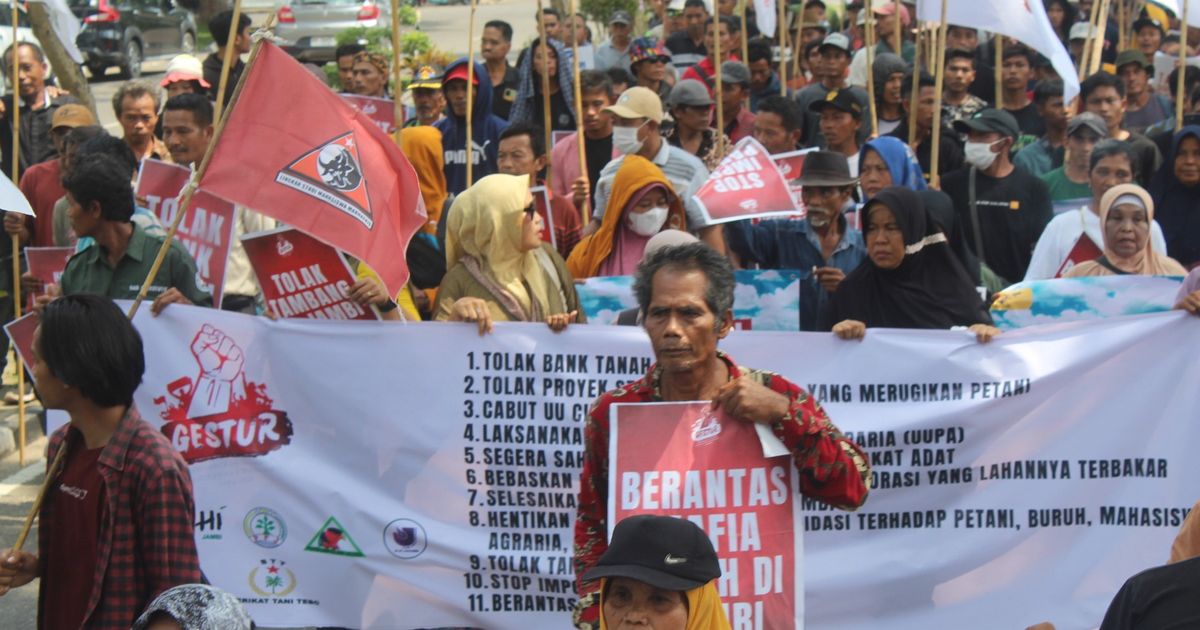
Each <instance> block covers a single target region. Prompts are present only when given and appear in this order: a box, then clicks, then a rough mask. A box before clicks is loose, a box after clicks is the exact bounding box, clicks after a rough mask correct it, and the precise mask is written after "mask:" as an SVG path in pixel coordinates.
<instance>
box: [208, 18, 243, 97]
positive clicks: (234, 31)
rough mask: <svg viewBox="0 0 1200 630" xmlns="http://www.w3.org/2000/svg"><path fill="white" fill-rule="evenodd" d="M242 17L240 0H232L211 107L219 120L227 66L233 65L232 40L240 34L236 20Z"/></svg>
mask: <svg viewBox="0 0 1200 630" xmlns="http://www.w3.org/2000/svg"><path fill="white" fill-rule="evenodd" d="M241 18H242V0H233V20H232V21H231V22H230V23H229V37H227V38H226V39H225V59H223V60H222V61H221V80H220V81H218V82H217V104H216V105H215V106H214V108H213V116H215V117H216V119H217V120H221V113H222V112H224V111H225V87H226V84H228V83H229V68H230V66H232V65H233V42H234V40H236V39H237V38H238V35H240V34H241V31H240V30H239V29H238V21H240V20H241Z"/></svg>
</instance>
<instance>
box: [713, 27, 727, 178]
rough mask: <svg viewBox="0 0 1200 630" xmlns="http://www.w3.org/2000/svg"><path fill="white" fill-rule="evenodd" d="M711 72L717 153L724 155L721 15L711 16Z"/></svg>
mask: <svg viewBox="0 0 1200 630" xmlns="http://www.w3.org/2000/svg"><path fill="white" fill-rule="evenodd" d="M712 28H713V72H714V76H715V77H716V86H715V87H716V92H717V155H721V156H724V155H725V108H724V107H723V106H722V105H721V95H722V94H724V90H723V89H722V86H721V16H720V15H718V16H717V17H714V18H713V21H712Z"/></svg>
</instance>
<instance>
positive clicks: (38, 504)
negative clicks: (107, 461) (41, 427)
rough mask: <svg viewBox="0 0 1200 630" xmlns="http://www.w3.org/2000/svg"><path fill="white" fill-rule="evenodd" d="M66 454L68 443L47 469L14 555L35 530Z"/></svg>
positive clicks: (14, 548)
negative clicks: (34, 522)
mask: <svg viewBox="0 0 1200 630" xmlns="http://www.w3.org/2000/svg"><path fill="white" fill-rule="evenodd" d="M66 454H67V443H66V442H63V444H62V446H60V447H58V453H56V454H55V455H54V461H53V462H50V467H49V468H47V469H46V479H45V480H44V481H42V487H41V488H39V489H38V493H37V498H35V499H34V500H33V509H31V510H29V514H26V515H25V524H23V525H22V526H21V533H20V534H19V535H17V542H15V543H13V547H12V552H13V553H16V552H18V551H20V550H21V548H22V547H24V546H25V539H26V538H29V532H30V530H32V529H33V519H35V518H37V515H38V512H40V511H41V510H42V501H44V500H45V499H46V491H47V490H49V489H50V484H51V483H53V482H54V476H55V474H56V473H57V472H58V468H59V466H61V465H62V462H63V459H64V456H65V455H66Z"/></svg>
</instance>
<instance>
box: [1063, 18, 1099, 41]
mask: <svg viewBox="0 0 1200 630" xmlns="http://www.w3.org/2000/svg"><path fill="white" fill-rule="evenodd" d="M1095 33H1096V27H1094V26H1092V25H1091V24H1088V23H1087V22H1076V23H1074V24H1072V25H1071V30H1070V31H1069V32H1068V33H1067V39H1068V40H1073V39H1091V38H1092V35H1094V34H1095Z"/></svg>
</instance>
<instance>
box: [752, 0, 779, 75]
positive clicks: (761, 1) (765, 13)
mask: <svg viewBox="0 0 1200 630" xmlns="http://www.w3.org/2000/svg"><path fill="white" fill-rule="evenodd" d="M778 10H779V9H777V8H776V7H775V0H754V21H755V23H757V24H758V32H760V33H762V34H763V35H764V36H766V37H770V36H771V35H772V34H774V33H775V21H776V20H775V18H776V15H775V13H776V12H777V11H778ZM746 63H750V62H749V61H746Z"/></svg>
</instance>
